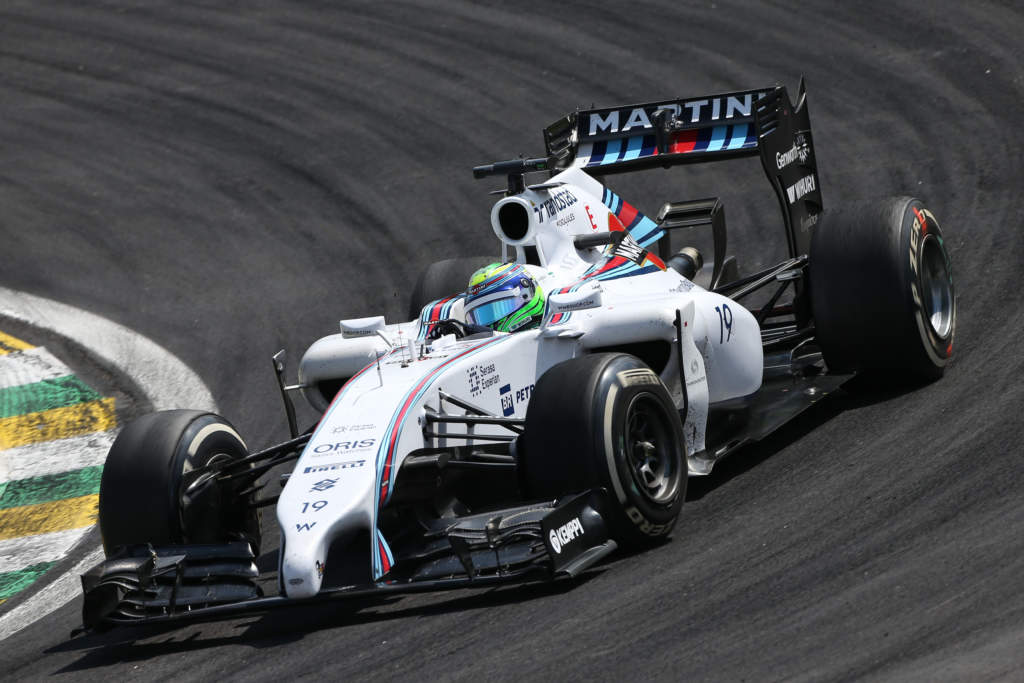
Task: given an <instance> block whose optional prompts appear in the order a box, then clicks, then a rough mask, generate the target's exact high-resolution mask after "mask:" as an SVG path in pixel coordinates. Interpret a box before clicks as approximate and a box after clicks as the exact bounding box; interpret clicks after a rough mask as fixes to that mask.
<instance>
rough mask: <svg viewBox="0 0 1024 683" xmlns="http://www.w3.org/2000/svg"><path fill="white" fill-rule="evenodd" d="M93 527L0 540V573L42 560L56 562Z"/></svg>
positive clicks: (22, 567) (29, 565)
mask: <svg viewBox="0 0 1024 683" xmlns="http://www.w3.org/2000/svg"><path fill="white" fill-rule="evenodd" d="M90 529H92V527H88V526H87V527H83V528H81V529H68V530H66V531H52V532H50V533H48V534H36V535H35V536H21V537H20V538H8V539H7V540H4V541H0V574H2V573H4V572H11V571H17V570H19V569H24V568H25V567H31V566H32V565H34V564H39V563H40V562H55V561H57V560H59V559H61V558H62V557H64V555H65V554H66V553H67V552H68V551H69V550H71V549H72V548H73V547H74V546H75V544H76V543H78V541H80V540H81V539H82V536H85V535H86V534H87V533H89V530H90Z"/></svg>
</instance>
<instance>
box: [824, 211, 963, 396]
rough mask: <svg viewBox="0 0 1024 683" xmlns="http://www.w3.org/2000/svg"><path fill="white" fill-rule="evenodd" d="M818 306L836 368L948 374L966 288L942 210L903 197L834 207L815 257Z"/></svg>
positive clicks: (925, 375)
mask: <svg viewBox="0 0 1024 683" xmlns="http://www.w3.org/2000/svg"><path fill="white" fill-rule="evenodd" d="M808 265H809V269H810V293H811V308H812V313H813V315H814V322H815V328H816V334H817V339H818V343H819V345H820V347H821V350H822V353H823V355H824V357H825V362H826V363H827V364H828V367H829V369H831V370H835V371H857V370H885V371H889V372H895V373H897V374H910V375H912V376H916V377H920V378H922V379H925V380H935V379H938V378H939V377H941V376H942V373H943V371H944V370H945V367H946V365H947V364H948V363H949V360H950V358H951V357H952V354H953V336H954V333H955V331H956V292H955V288H954V285H953V270H952V264H951V262H950V259H949V253H948V252H947V251H946V246H945V242H944V241H943V239H942V231H941V230H940V229H939V224H938V222H937V221H936V220H935V216H934V215H933V214H932V213H931V211H929V210H928V209H926V208H925V206H924V204H923V203H921V201H920V200H917V199H912V198H910V197H894V198H890V199H886V200H884V201H881V202H878V201H874V202H860V203H854V204H849V205H846V206H842V207H840V208H839V209H837V210H829V211H827V212H826V213H825V214H824V215H823V216H822V218H821V220H820V221H819V224H818V226H817V227H816V228H815V231H814V236H813V238H812V240H811V253H810V260H809V264H808Z"/></svg>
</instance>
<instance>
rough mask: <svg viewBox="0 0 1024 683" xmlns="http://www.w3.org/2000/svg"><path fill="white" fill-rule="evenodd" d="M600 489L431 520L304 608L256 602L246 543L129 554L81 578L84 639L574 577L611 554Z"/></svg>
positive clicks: (136, 549) (276, 599)
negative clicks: (141, 627)
mask: <svg viewBox="0 0 1024 683" xmlns="http://www.w3.org/2000/svg"><path fill="white" fill-rule="evenodd" d="M606 501H607V494H606V492H605V491H604V490H603V489H596V490H593V491H587V492H585V493H581V494H578V495H574V496H569V497H565V498H562V499H560V500H557V501H553V502H547V503H538V504H534V505H526V506H521V507H515V508H507V509H504V510H497V511H494V512H490V513H482V514H476V515H469V516H464V517H457V518H443V519H441V520H438V521H437V523H436V524H434V525H433V527H432V528H429V529H427V530H426V533H425V534H424V535H423V536H422V538H421V540H420V542H419V543H417V544H416V545H415V546H412V547H409V548H401V549H398V548H396V552H395V555H396V557H395V565H394V568H393V569H392V571H391V572H389V573H388V574H387V575H385V576H384V577H383V578H382V579H381V580H379V581H378V582H376V583H371V584H367V585H361V586H345V587H340V588H325V589H323V590H321V591H320V593H319V594H318V595H317V596H315V597H313V598H308V599H302V600H297V599H289V598H287V597H284V596H272V597H263V595H262V591H261V590H260V588H259V586H258V585H257V583H256V581H257V579H258V578H259V577H258V574H259V572H258V570H257V568H256V565H255V557H254V555H253V551H252V548H251V547H250V546H249V544H247V543H227V544H219V545H181V546H169V547H153V546H151V545H141V546H133V547H130V548H125V549H122V550H121V552H119V553H118V554H116V555H114V556H112V557H110V558H108V559H106V560H105V561H103V562H101V563H100V564H99V565H97V566H96V567H94V568H92V569H91V570H89V571H88V572H87V573H85V574H83V575H82V588H83V590H84V593H85V601H84V604H83V608H82V622H83V627H84V628H85V629H87V630H88V629H95V628H102V627H106V626H112V625H116V624H140V623H153V622H165V621H178V620H183V619H202V618H215V617H217V618H219V617H222V616H229V615H232V614H237V613H243V612H258V611H264V610H268V609H272V608H275V607H283V606H287V605H294V604H302V603H308V602H314V601H318V600H324V599H331V598H345V597H357V596H360V597H366V596H368V595H375V594H388V593H414V592H426V591H437V590H445V589H452V588H467V587H476V586H489V585H493V584H495V583H505V582H511V581H528V580H543V579H547V580H551V579H555V578H558V577H562V576H576V575H578V574H580V573H581V572H582V571H584V570H585V569H587V568H588V567H590V566H592V565H593V564H595V563H596V562H598V561H599V560H601V559H602V558H603V557H605V556H607V555H608V554H610V553H611V552H612V551H614V550H615V548H616V544H615V541H614V540H612V539H610V538H609V537H608V530H607V527H606V523H605V520H604V516H603V511H604V510H605V506H606V504H607V502H606Z"/></svg>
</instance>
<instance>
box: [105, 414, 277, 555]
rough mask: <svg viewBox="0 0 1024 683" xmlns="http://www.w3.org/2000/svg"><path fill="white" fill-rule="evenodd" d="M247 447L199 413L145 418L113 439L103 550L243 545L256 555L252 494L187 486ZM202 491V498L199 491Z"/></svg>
mask: <svg viewBox="0 0 1024 683" xmlns="http://www.w3.org/2000/svg"><path fill="white" fill-rule="evenodd" d="M246 455H248V451H247V449H246V447H245V443H243V442H242V439H241V438H240V437H239V436H238V433H237V432H236V431H235V430H234V428H233V427H232V426H231V425H230V424H229V423H228V422H227V421H226V420H224V419H223V418H222V417H220V416H218V415H214V414H212V413H206V412H202V411H197V410H168V411H163V412H158V413H153V414H151V415H145V416H143V417H141V418H139V419H137V420H135V421H134V422H131V423H129V424H128V425H127V426H126V427H125V428H124V429H123V430H121V433H120V434H118V436H117V439H115V440H114V444H113V445H112V446H111V447H110V452H109V453H108V454H107V461H106V464H105V465H104V468H103V477H102V479H101V480H100V501H99V524H100V531H101V533H102V535H103V548H104V550H105V551H106V553H107V555H108V556H110V555H112V554H113V553H114V552H115V550H116V548H118V547H119V546H128V545H137V544H144V543H151V544H153V545H173V544H180V543H226V542H229V541H240V540H244V541H248V542H249V543H251V544H252V546H253V552H254V553H257V554H258V553H259V542H260V527H259V515H258V513H257V511H256V509H255V508H252V507H250V506H249V503H250V502H251V498H252V496H251V495H250V496H245V497H239V496H238V495H237V494H238V490H237V488H235V487H232V486H231V485H220V484H214V485H213V486H210V487H208V488H205V489H199V488H198V487H195V488H192V489H191V491H192V492H193V493H192V494H191V495H190V494H189V490H190V486H192V485H194V484H195V483H196V481H197V479H198V477H200V476H202V477H209V476H211V475H209V474H205V475H204V474H201V475H191V474H190V473H191V472H193V471H194V470H197V469H198V468H200V467H203V466H204V465H207V464H209V463H211V462H217V461H229V460H239V459H241V458H244V457H246ZM200 490H202V491H203V493H202V495H198V493H197V492H198V491H200Z"/></svg>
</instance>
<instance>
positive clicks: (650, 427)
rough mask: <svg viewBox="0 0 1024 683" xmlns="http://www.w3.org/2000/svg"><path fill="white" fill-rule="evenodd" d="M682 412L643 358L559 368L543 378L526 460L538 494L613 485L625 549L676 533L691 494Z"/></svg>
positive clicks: (618, 356) (530, 486) (615, 526)
mask: <svg viewBox="0 0 1024 683" xmlns="http://www.w3.org/2000/svg"><path fill="white" fill-rule="evenodd" d="M684 443H685V442H684V437H683V428H682V423H681V422H680V420H679V412H678V410H677V409H676V407H675V405H674V404H673V403H672V399H671V397H670V396H669V393H668V391H667V390H666V389H665V385H664V384H662V382H661V379H660V378H659V377H658V376H657V375H656V374H655V373H654V372H653V371H652V370H651V369H650V368H649V367H648V366H647V365H646V364H644V362H643V361H641V360H640V359H639V358H636V357H635V356H630V355H628V354H624V353H602V354H594V355H591V356H584V357H583V358H576V359H573V360H568V361H565V362H563V363H560V364H558V365H555V366H554V367H552V368H551V369H550V370H548V371H547V372H545V373H544V374H543V375H542V376H541V378H540V379H539V380H538V381H537V386H536V388H535V389H534V391H533V396H532V397H531V398H530V405H529V407H528V408H527V411H526V425H525V430H524V436H523V438H522V442H521V447H520V448H519V463H520V466H521V476H522V479H521V484H522V486H523V488H524V489H525V493H526V494H527V496H528V497H530V498H534V499H541V498H549V499H553V498H558V497H560V496H563V495H566V494H570V493H576V492H579V491H584V490H587V489H593V488H598V487H600V488H604V489H605V490H606V491H607V492H608V500H609V502H610V503H611V505H610V506H609V507H610V510H609V512H608V519H607V520H606V521H607V522H608V525H609V532H610V534H611V537H612V538H614V539H615V541H616V542H617V543H619V544H620V545H625V546H627V547H637V546H643V545H649V544H651V543H653V542H656V541H658V540H659V539H662V538H664V537H666V536H668V535H669V533H670V532H671V531H672V528H673V527H674V526H675V523H676V519H677V518H678V516H679V508H680V506H681V505H682V504H683V499H684V498H685V497H686V480H687V469H686V457H685V455H686V454H685V451H684Z"/></svg>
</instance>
